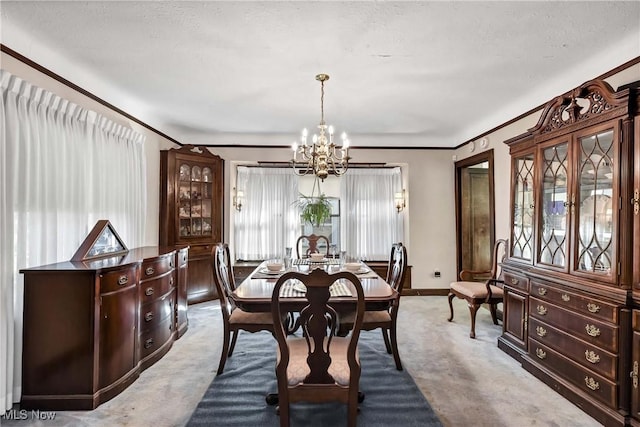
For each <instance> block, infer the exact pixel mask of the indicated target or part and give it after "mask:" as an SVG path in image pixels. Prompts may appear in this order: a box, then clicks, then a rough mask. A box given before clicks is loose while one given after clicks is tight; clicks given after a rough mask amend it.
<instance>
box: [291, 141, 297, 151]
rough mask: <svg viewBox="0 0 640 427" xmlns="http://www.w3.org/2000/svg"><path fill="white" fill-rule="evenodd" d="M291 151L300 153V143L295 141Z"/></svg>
mask: <svg viewBox="0 0 640 427" xmlns="http://www.w3.org/2000/svg"><path fill="white" fill-rule="evenodd" d="M291 149H292V150H293V151H298V143H297V142H296V141H293V144H291Z"/></svg>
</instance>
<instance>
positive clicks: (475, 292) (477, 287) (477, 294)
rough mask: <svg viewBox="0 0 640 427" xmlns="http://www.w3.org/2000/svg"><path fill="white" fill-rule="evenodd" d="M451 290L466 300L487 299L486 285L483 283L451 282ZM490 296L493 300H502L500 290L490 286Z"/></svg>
mask: <svg viewBox="0 0 640 427" xmlns="http://www.w3.org/2000/svg"><path fill="white" fill-rule="evenodd" d="M451 290H452V291H456V292H457V293H459V294H460V295H464V296H465V297H466V298H473V299H484V298H486V297H487V285H486V283H483V282H453V283H451ZM491 295H492V296H493V297H494V298H502V297H503V292H502V289H501V288H499V287H497V286H493V285H491Z"/></svg>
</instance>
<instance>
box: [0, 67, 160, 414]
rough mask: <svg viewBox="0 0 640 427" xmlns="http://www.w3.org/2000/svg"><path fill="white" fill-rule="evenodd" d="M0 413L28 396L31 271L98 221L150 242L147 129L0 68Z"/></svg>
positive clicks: (67, 250) (130, 240)
mask: <svg viewBox="0 0 640 427" xmlns="http://www.w3.org/2000/svg"><path fill="white" fill-rule="evenodd" d="M0 84H1V86H0V87H1V93H0V94H1V99H0V101H1V102H0V124H1V126H0V413H4V412H5V411H6V410H8V409H10V408H11V406H12V402H17V401H19V399H20V395H21V358H22V353H21V352H22V304H23V302H22V301H23V278H22V275H21V274H19V272H18V271H19V270H20V269H21V268H25V267H33V266H38V265H42V264H48V263H54V262H59V261H64V260H68V259H70V258H71V256H73V254H74V253H75V251H76V250H77V248H78V246H79V245H80V243H81V242H82V240H83V239H84V238H85V237H86V235H87V233H88V232H89V231H90V230H91V228H92V227H93V226H94V225H95V222H96V221H97V220H99V219H108V220H110V221H111V223H112V224H113V226H114V228H115V229H116V230H117V231H118V234H119V235H120V237H122V239H123V240H124V242H125V243H126V245H127V246H128V247H130V248H132V247H135V246H140V245H142V243H143V238H144V227H145V214H146V187H147V184H146V164H145V156H144V146H143V144H144V136H142V135H140V134H138V133H136V132H134V131H132V130H131V129H128V128H124V127H123V126H120V125H118V124H116V123H113V122H111V121H110V120H108V119H107V118H105V117H103V116H101V115H99V114H97V113H95V112H92V111H88V110H85V109H84V108H81V107H79V106H78V105H75V104H73V103H71V102H69V101H66V100H64V99H62V98H60V97H58V96H57V95H55V94H53V93H51V92H48V91H45V90H43V89H40V88H38V87H35V86H32V85H31V84H29V83H27V82H25V81H23V80H22V79H20V78H18V77H16V76H13V75H11V74H10V73H8V72H6V71H4V70H0Z"/></svg>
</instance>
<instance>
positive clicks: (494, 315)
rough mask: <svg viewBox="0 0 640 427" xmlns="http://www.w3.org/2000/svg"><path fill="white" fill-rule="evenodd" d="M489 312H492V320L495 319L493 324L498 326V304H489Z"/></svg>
mask: <svg viewBox="0 0 640 427" xmlns="http://www.w3.org/2000/svg"><path fill="white" fill-rule="evenodd" d="M489 311H491V319H493V324H494V325H497V324H498V304H489Z"/></svg>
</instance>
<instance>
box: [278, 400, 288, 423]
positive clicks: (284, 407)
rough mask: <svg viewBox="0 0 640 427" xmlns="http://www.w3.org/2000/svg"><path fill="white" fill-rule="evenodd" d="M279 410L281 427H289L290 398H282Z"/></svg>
mask: <svg viewBox="0 0 640 427" xmlns="http://www.w3.org/2000/svg"><path fill="white" fill-rule="evenodd" d="M278 410H279V414H278V415H279V416H280V427H289V399H288V398H284V399H283V398H280V401H279V402H278Z"/></svg>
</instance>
